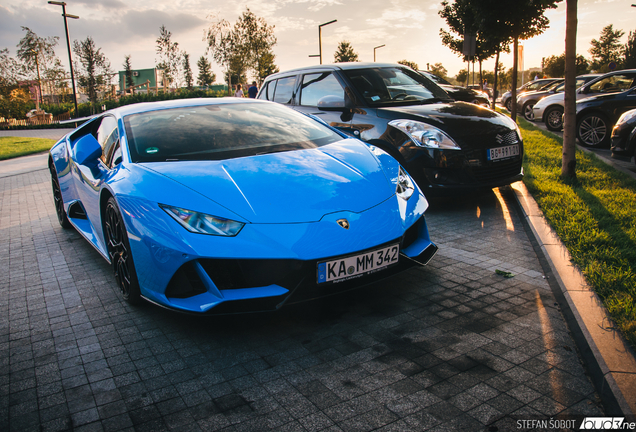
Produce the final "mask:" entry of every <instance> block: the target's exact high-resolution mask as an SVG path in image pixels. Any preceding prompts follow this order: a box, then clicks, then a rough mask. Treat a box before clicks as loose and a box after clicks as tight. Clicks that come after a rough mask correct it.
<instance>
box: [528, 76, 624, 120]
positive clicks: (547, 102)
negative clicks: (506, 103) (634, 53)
mask: <svg viewBox="0 0 636 432" xmlns="http://www.w3.org/2000/svg"><path fill="white" fill-rule="evenodd" d="M586 76H589V75H586ZM579 78H582V77H577V81H578V79H579ZM634 84H636V69H626V70H620V71H614V72H610V73H607V74H605V75H598V76H597V77H596V78H594V79H592V80H591V81H588V82H587V83H585V84H583V85H581V86H580V87H579V88H578V89H577V90H576V93H575V94H576V100H580V99H585V98H588V97H590V96H597V95H599V94H607V93H616V92H619V91H623V90H627V89H629V88H631V87H633V86H634ZM577 85H578V83H577ZM564 98H565V93H564V92H562V93H557V94H553V95H550V96H546V97H544V98H543V99H541V100H540V101H539V102H537V103H536V104H535V106H534V107H533V111H534V118H535V121H542V122H544V123H545V126H546V128H548V130H551V131H560V130H561V129H562V128H563V106H564V102H563V100H564Z"/></svg>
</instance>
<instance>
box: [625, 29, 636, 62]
mask: <svg viewBox="0 0 636 432" xmlns="http://www.w3.org/2000/svg"><path fill="white" fill-rule="evenodd" d="M624 53H625V57H624V58H623V67H624V68H625V69H636V31H634V32H631V31H630V32H629V36H628V37H627V43H626V44H625V47H624Z"/></svg>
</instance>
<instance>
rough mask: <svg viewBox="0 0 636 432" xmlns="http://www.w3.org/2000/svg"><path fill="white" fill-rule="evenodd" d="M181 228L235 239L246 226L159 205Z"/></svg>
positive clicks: (203, 214) (229, 220)
mask: <svg viewBox="0 0 636 432" xmlns="http://www.w3.org/2000/svg"><path fill="white" fill-rule="evenodd" d="M159 207H161V208H162V209H163V210H164V211H165V212H166V213H168V214H169V215H170V216H171V217H172V218H173V219H174V220H176V221H177V222H179V224H181V226H183V227H184V228H185V229H187V230H188V231H190V232H193V233H199V234H210V235H216V236H226V237H234V236H235V235H237V234H238V233H239V231H241V229H242V228H243V226H244V225H245V224H244V223H242V222H237V221H233V220H231V219H224V218H220V217H217V216H211V215H209V214H205V213H199V212H196V211H192V210H186V209H183V208H179V207H173V206H169V205H166V204H159Z"/></svg>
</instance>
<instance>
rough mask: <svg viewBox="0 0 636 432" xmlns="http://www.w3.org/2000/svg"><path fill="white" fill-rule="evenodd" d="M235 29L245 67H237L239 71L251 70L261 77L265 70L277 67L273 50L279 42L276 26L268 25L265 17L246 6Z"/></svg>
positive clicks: (239, 51)
mask: <svg viewBox="0 0 636 432" xmlns="http://www.w3.org/2000/svg"><path fill="white" fill-rule="evenodd" d="M234 31H235V32H236V35H237V39H238V42H239V43H238V53H239V56H240V57H239V58H240V59H242V61H243V63H244V67H243V68H241V67H237V68H236V69H237V71H238V70H239V69H242V70H250V71H252V74H253V75H254V76H255V77H257V78H259V79H261V75H262V73H264V71H266V70H273V69H274V68H275V69H277V68H276V66H275V65H274V54H273V53H272V52H271V50H272V47H273V46H274V45H276V42H277V40H276V36H274V26H270V25H268V24H267V21H265V19H264V18H260V17H257V16H256V15H254V13H253V12H252V11H250V10H249V8H245V12H243V13H242V14H241V16H240V17H239V18H238V20H237V21H236V24H235V25H234ZM237 66H238V65H237ZM268 75H269V74H268ZM265 76H267V75H265ZM263 78H264V77H263Z"/></svg>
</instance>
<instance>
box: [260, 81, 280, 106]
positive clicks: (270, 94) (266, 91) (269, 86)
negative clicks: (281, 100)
mask: <svg viewBox="0 0 636 432" xmlns="http://www.w3.org/2000/svg"><path fill="white" fill-rule="evenodd" d="M275 88H276V80H272V81H269V82H267V83H265V84H264V85H263V88H262V89H261V92H260V94H259V95H258V99H265V100H268V101H271V100H273V99H274V89H275Z"/></svg>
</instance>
